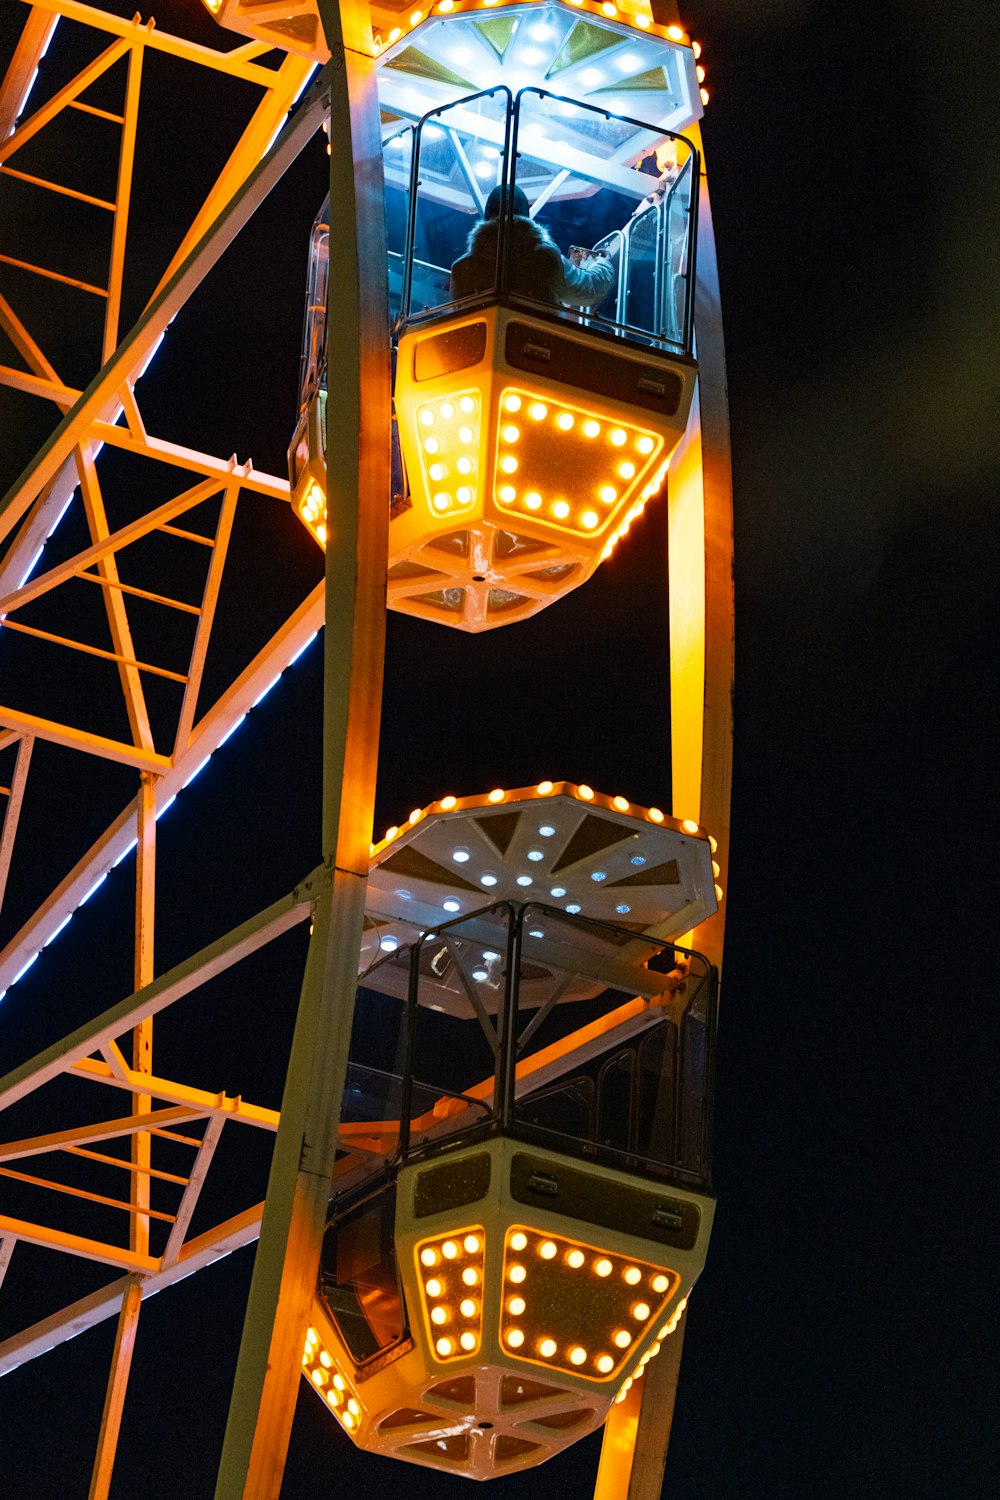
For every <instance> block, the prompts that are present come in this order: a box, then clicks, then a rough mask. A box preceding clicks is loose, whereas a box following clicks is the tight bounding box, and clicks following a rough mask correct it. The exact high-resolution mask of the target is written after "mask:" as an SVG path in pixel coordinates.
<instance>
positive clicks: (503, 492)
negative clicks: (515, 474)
mask: <svg viewBox="0 0 1000 1500" xmlns="http://www.w3.org/2000/svg"><path fill="white" fill-rule="evenodd" d="M497 499H498V500H501V501H503V503H504V505H513V503H514V501H515V500H516V499H517V490H516V489H515V488H514V486H513V485H512V484H502V485H501V486H500V488H499V489H498V490H497Z"/></svg>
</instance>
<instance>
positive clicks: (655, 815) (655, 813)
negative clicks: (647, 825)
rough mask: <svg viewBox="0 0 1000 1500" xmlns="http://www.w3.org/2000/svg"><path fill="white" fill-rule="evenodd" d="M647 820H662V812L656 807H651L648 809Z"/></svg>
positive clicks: (660, 821) (657, 821)
mask: <svg viewBox="0 0 1000 1500" xmlns="http://www.w3.org/2000/svg"><path fill="white" fill-rule="evenodd" d="M649 821H650V822H651V823H662V822H663V814H662V813H661V812H660V809H659V808H658V807H651V808H650V809H649Z"/></svg>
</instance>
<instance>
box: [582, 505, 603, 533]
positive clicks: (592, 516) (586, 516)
mask: <svg viewBox="0 0 1000 1500" xmlns="http://www.w3.org/2000/svg"><path fill="white" fill-rule="evenodd" d="M600 519H601V518H600V516H599V515H598V514H597V511H596V510H585V511H584V513H583V515H582V516H581V517H580V525H581V526H582V527H583V529H584V531H593V530H594V527H595V526H596V525H597V524H598V522H599V521H600Z"/></svg>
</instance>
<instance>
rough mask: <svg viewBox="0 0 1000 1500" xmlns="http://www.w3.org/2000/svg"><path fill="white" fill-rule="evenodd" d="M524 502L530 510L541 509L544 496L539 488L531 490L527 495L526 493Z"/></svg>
mask: <svg viewBox="0 0 1000 1500" xmlns="http://www.w3.org/2000/svg"><path fill="white" fill-rule="evenodd" d="M524 503H525V505H526V506H527V507H528V509H529V510H541V508H542V497H541V495H540V494H539V493H538V491H537V490H531V491H530V492H529V493H528V494H527V495H525V497H524Z"/></svg>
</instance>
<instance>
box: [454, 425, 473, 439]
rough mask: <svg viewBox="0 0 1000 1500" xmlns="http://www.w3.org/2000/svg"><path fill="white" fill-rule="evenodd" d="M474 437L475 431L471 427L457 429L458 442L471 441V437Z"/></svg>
mask: <svg viewBox="0 0 1000 1500" xmlns="http://www.w3.org/2000/svg"><path fill="white" fill-rule="evenodd" d="M474 437H475V433H474V432H473V430H472V428H471V427H460V428H459V429H458V439H459V442H461V443H471V442H472V439H473V438H474Z"/></svg>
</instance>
